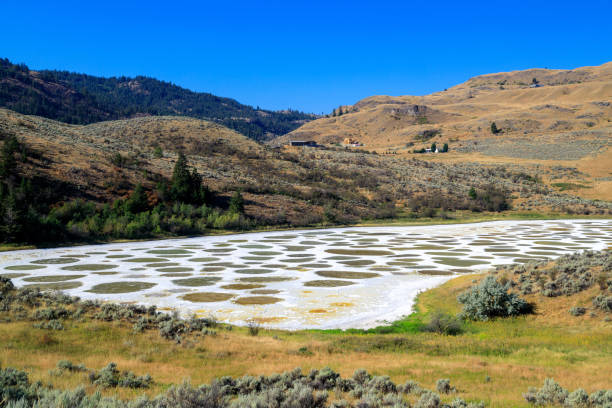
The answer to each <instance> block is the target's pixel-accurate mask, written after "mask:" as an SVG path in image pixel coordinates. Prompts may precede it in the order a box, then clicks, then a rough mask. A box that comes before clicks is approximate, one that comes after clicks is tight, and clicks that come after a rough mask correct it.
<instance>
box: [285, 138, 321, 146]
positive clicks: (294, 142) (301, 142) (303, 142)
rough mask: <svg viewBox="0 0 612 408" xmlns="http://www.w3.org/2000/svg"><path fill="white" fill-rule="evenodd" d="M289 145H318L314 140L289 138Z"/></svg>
mask: <svg viewBox="0 0 612 408" xmlns="http://www.w3.org/2000/svg"><path fill="white" fill-rule="evenodd" d="M289 146H308V147H318V146H319V145H318V144H317V142H315V141H314V140H291V141H290V142H289Z"/></svg>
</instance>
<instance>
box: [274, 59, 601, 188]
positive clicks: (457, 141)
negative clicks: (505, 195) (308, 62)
mask: <svg viewBox="0 0 612 408" xmlns="http://www.w3.org/2000/svg"><path fill="white" fill-rule="evenodd" d="M534 78H535V79H536V81H537V86H536V85H535V84H534V83H533V79H534ZM611 100H612V63H607V64H604V65H601V66H597V67H584V68H577V69H574V70H547V69H532V70H526V71H516V72H507V73H497V74H489V75H482V76H478V77H475V78H472V79H470V80H468V81H466V82H465V83H462V84H460V85H457V86H454V87H452V88H449V89H446V90H444V91H440V92H436V93H433V94H431V95H425V96H396V97H395V96H372V97H369V98H366V99H363V100H361V101H359V102H357V103H355V104H354V105H347V106H344V107H342V112H343V114H342V115H341V116H337V115H336V116H330V117H326V118H320V119H317V120H315V121H312V122H309V123H307V124H305V125H303V126H301V127H300V128H298V129H296V130H294V131H293V132H291V133H289V134H288V135H285V136H283V137H281V138H278V139H277V140H275V141H274V143H285V142H287V141H288V140H304V139H306V140H309V139H312V140H316V141H318V142H320V143H325V144H334V143H342V142H343V141H344V139H345V138H352V139H354V140H357V141H359V142H361V143H364V144H365V146H364V147H361V148H358V149H367V150H376V151H378V152H379V153H387V154H400V155H406V156H409V157H412V156H414V157H419V158H422V159H426V160H435V161H452V162H461V161H477V162H480V163H498V164H506V163H516V162H518V163H521V164H523V165H530V166H540V167H541V168H542V167H543V168H545V169H548V170H550V174H549V175H544V179H545V180H547V181H550V182H553V183H554V182H567V183H573V184H581V185H583V187H582V188H576V189H574V192H575V194H578V195H581V196H583V197H589V198H599V199H604V200H612V180H611V179H610V176H611V173H610V168H611V166H612V154H610V151H611V150H610V144H611V140H612V104H611V102H610V101H611ZM492 123H495V125H496V128H497V133H493V132H492V131H491V125H492ZM434 142H435V143H437V146H438V147H442V146H443V144H444V143H447V144H448V145H449V148H450V149H449V150H450V151H449V153H448V154H444V155H423V154H418V155H417V154H414V153H413V152H414V151H415V150H420V149H421V148H425V147H430V146H431V144H432V143H434ZM566 170H571V171H572V174H570V173H568V172H567V171H566Z"/></svg>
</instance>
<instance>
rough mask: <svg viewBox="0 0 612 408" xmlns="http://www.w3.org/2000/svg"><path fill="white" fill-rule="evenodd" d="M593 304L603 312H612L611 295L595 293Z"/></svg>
mask: <svg viewBox="0 0 612 408" xmlns="http://www.w3.org/2000/svg"><path fill="white" fill-rule="evenodd" d="M593 306H595V307H596V308H597V309H601V310H603V311H604V312H612V296H605V295H597V296H596V297H595V299H593Z"/></svg>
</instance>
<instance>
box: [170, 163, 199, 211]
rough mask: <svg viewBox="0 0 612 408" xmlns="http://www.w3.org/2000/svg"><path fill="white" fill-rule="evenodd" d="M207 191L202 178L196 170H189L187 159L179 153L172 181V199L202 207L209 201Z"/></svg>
mask: <svg viewBox="0 0 612 408" xmlns="http://www.w3.org/2000/svg"><path fill="white" fill-rule="evenodd" d="M206 196H207V189H206V188H205V187H203V186H202V177H201V176H200V175H199V174H198V172H197V171H196V169H192V170H191V171H190V170H189V165H188V163H187V158H186V157H185V155H184V154H183V153H179V155H178V159H177V161H176V164H175V165H174V171H173V172H172V179H171V181H170V197H171V198H172V199H173V200H175V201H180V202H184V203H188V204H197V205H200V204H202V203H204V202H205V201H206V199H207V197H206Z"/></svg>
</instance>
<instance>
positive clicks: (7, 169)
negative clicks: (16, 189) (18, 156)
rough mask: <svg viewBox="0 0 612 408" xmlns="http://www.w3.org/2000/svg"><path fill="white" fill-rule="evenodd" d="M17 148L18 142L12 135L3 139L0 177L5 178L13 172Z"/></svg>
mask: <svg viewBox="0 0 612 408" xmlns="http://www.w3.org/2000/svg"><path fill="white" fill-rule="evenodd" d="M18 150H19V142H18V141H17V138H16V137H15V136H14V135H12V136H9V137H8V138H7V139H5V140H4V144H3V145H2V156H1V157H0V178H6V177H8V176H9V175H11V174H12V173H13V171H14V170H15V167H16V163H17V161H16V160H15V153H16V152H17V151H18Z"/></svg>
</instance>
